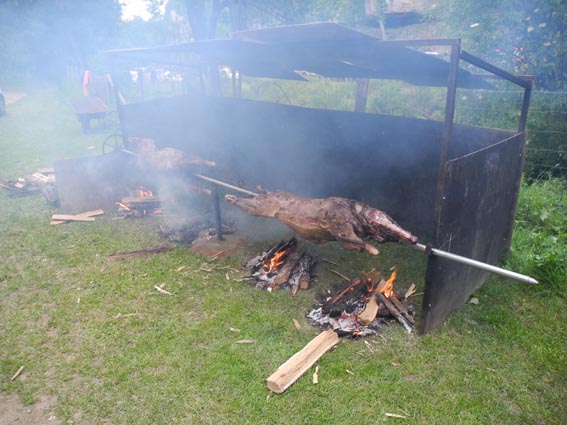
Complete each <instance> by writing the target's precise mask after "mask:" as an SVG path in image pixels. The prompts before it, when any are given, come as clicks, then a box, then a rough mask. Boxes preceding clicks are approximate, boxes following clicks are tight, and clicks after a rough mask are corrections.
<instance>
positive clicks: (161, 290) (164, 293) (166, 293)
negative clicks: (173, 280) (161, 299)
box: [154, 285, 173, 295]
mask: <svg viewBox="0 0 567 425" xmlns="http://www.w3.org/2000/svg"><path fill="white" fill-rule="evenodd" d="M154 288H155V289H156V290H157V291H158V292H159V293H160V294H163V295H173V294H172V293H171V292H169V291H166V290H165V289H161V288H160V287H159V286H157V285H154Z"/></svg>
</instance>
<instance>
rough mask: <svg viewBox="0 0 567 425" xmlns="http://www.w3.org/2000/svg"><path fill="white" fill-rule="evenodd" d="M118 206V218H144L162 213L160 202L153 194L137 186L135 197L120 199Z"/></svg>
mask: <svg viewBox="0 0 567 425" xmlns="http://www.w3.org/2000/svg"><path fill="white" fill-rule="evenodd" d="M116 205H118V211H117V213H118V216H119V217H121V218H130V217H136V218H137V217H145V216H148V215H158V214H161V213H162V210H161V200H160V199H159V197H157V196H154V194H153V192H152V191H151V190H150V189H148V188H145V187H143V186H138V188H137V189H136V191H135V196H128V197H125V198H122V199H121V200H120V201H119V202H116Z"/></svg>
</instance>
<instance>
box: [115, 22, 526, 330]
mask: <svg viewBox="0 0 567 425" xmlns="http://www.w3.org/2000/svg"><path fill="white" fill-rule="evenodd" d="M299 27H301V26H299ZM342 28H343V29H341V28H336V27H334V26H329V25H325V28H323V30H324V31H323V33H325V31H327V32H328V33H330V34H333V31H337V32H338V33H340V34H341V35H343V36H344V38H343V39H342V40H339V42H338V46H340V48H339V50H340V51H341V52H343V53H349V49H350V48H351V47H352V48H353V49H355V50H356V49H358V50H356V55H358V56H356V55H355V56H356V57H357V58H361V57H362V56H361V55H360V52H361V51H364V49H366V48H367V47H371V48H373V49H376V50H375V51H381V52H385V53H387V54H391V57H390V58H389V59H398V60H400V62H399V63H398V64H394V66H393V67H389V66H388V65H389V64H388V63H387V61H388V60H389V59H388V58H385V59H384V61H383V62H380V61H375V62H372V60H371V59H369V61H368V62H364V60H362V61H361V63H362V64H360V63H359V64H358V68H357V67H356V66H354V67H353V71H354V74H353V76H352V77H351V78H355V79H357V78H363V79H364V78H368V79H372V78H385V79H392V78H395V75H393V72H395V71H399V70H401V69H402V65H400V64H403V63H404V60H405V59H408V62H407V63H411V60H415V59H416V58H415V57H414V56H416V55H418V54H419V55H422V56H423V57H424V56H427V55H425V54H423V53H421V52H416V51H415V50H412V49H416V48H423V47H442V48H446V49H449V51H450V57H449V61H448V64H447V63H446V62H443V63H444V64H446V65H444V66H443V67H439V66H438V63H433V62H434V61H433V60H429V59H428V58H424V59H423V60H424V61H425V62H427V63H429V64H431V66H432V67H431V68H430V70H435V72H437V75H436V76H435V84H433V85H434V86H437V87H445V88H446V97H445V114H444V120H443V121H442V123H441V133H440V140H439V151H438V169H437V171H436V174H437V178H436V184H435V188H434V189H435V200H434V202H433V203H432V205H433V210H434V211H432V221H433V222H432V223H431V226H430V228H432V229H433V232H432V237H433V240H432V245H433V246H434V247H435V249H439V248H443V246H442V245H443V244H444V243H445V242H446V240H444V238H445V237H446V236H447V235H446V232H447V231H448V229H449V230H450V228H451V225H455V224H454V223H449V224H448V222H447V217H448V214H449V216H450V211H449V212H448V211H447V208H451V205H453V206H454V202H455V199H454V198H455V197H453V199H452V200H451V202H453V204H451V203H450V202H449V203H448V200H447V199H446V195H447V190H451V191H453V192H452V194H455V193H457V192H455V190H457V191H458V190H459V186H458V184H459V182H458V181H457V182H456V181H455V172H462V170H464V172H465V174H466V175H465V176H464V178H465V179H467V178H468V179H471V173H472V172H473V171H474V170H475V168H474V167H476V166H478V165H479V164H483V162H482V161H485V160H489V159H491V158H492V157H495V158H501V160H500V161H497V167H498V166H502V167H509V168H510V169H509V170H495V173H496V174H494V176H495V177H494V179H495V180H496V181H497V180H498V179H499V178H500V177H505V179H506V182H507V185H508V186H506V190H507V191H508V192H509V193H507V194H506V201H505V202H504V203H503V204H502V205H503V208H505V209H506V211H499V212H498V213H497V214H495V215H494V214H493V216H490V215H486V214H485V215H484V216H483V215H482V214H483V212H481V213H479V216H478V218H479V219H480V220H482V219H486V218H487V217H488V218H494V217H496V218H497V220H498V224H499V225H500V226H501V227H500V233H499V238H500V239H499V241H498V242H497V243H495V244H493V245H494V246H489V247H480V248H479V247H478V246H476V245H474V243H472V242H471V241H470V239H471V237H473V236H474V235H471V230H468V231H467V230H466V229H464V227H463V223H462V222H461V223H460V224H459V223H457V224H456V225H457V226H460V227H458V229H459V230H463V238H464V239H467V242H464V245H461V246H460V247H457V246H454V247H453V248H455V249H457V251H458V249H461V251H463V252H455V254H459V255H462V256H465V257H469V258H473V259H475V260H479V261H485V262H488V263H490V264H495V263H496V262H497V261H498V259H499V258H497V257H498V256H501V254H502V252H501V251H507V250H508V249H509V244H510V239H511V235H512V231H513V227H512V226H513V219H514V213H515V209H516V202H517V198H518V193H519V189H520V174H521V169H522V166H523V158H524V154H525V128H526V120H527V115H528V108H529V103H530V96H531V91H532V80H533V79H532V77H530V76H516V75H513V74H511V73H509V72H506V71H504V70H502V69H500V68H498V67H495V66H494V65H491V64H489V63H488V62H486V61H484V60H482V59H480V58H478V57H476V56H474V55H472V54H470V53H468V52H466V51H464V50H462V48H461V40H460V39H432V40H388V41H382V40H378V39H372V38H370V39H369V36H367V35H365V34H361V35H360V38H357V37H358V36H357V35H356V34H352V33H349V32H345V31H344V27H342ZM273 30H274V32H271V31H272V29H266V30H258V31H257V32H255V31H249V32H243V33H237V34H236V36H235V38H234V39H233V40H222V42H221V43H219V44H215V41H214V40H212V41H208V42H197V43H193V44H191V43H189V44H186V45H180V46H166V47H165V48H164V50H163V51H162V50H159V49H148V51H147V52H148V53H149V54H154V53H156V52H158V53H159V52H168V53H171V52H177V53H179V52H187V51H190V52H192V53H195V52H198V53H200V54H203V55H205V56H204V57H205V59H207V58H208V59H210V60H211V61H212V62H211V63H213V64H216V65H219V64H222V65H225V66H230V68H231V72H232V84H231V88H232V95H233V97H234V98H236V99H238V98H240V97H241V95H242V75H248V73H247V72H246V71H248V70H250V69H252V66H253V65H254V64H255V63H256V62H255V57H254V55H251V52H252V53H253V52H255V50H254V49H256V48H257V47H258V46H257V45H258V44H260V45H261V46H262V49H269V46H270V41H273V40H274V39H276V37H277V35H278V34H277V29H273ZM299 30H300V32H303V35H306V34H312V33H311V32H310V31H311V30H312V29H310V28H307V27H301V28H299ZM329 30H330V31H329ZM357 34H360V33H357ZM283 35H284V37H283V41H281V42H277V43H275V44H274V48H275V49H276V50H275V52H280V51H281V50H277V49H288V50H283V52H284V53H285V56H286V57H288V58H289V57H293V56H292V55H293V54H294V53H296V51H297V49H298V48H301V47H302V44H301V43H300V42H299V36H298V35H296V34H294V33H293V31H287V30H286V31H284V33H283ZM255 37H257V38H255ZM315 38H317V37H315ZM232 42H233V44H231V43H232ZM247 43H248V44H247ZM286 43H289V45H286ZM325 43H327V44H325ZM333 43H334V40H333V39H327V40H322V39H316V40H313V39H309V41H308V44H309V46H310V47H311V48H314V46H315V47H317V49H318V48H319V46H320V45H322V46H324V48H323V51H326V52H329V51H331V50H329V49H330V48H331V47H330V46H332V44H333ZM357 43H360V45H358V46H357ZM232 45H233V46H234V48H235V50H234V51H233V50H231V46H232ZM361 46H363V48H362V49H361ZM209 47H211V48H212V49H213V53H211V54H210V55H209V56H207V54H209V52H208V51H207V48H209ZM397 48H399V49H401V50H402V51H401V53H400V54H399V55H397V54H396V52H395V51H396V49H397ZM408 48H409V50H410V51H409V52H408ZM214 49H217V50H214ZM239 49H240V50H239ZM317 49H315V50H317ZM325 49H327V50H325ZM404 49H405V50H404ZM237 52H242V54H243V55H244V57H245V58H244V59H242V58H241V57H239V56H238V53H237ZM306 52H309V50H305V51H300V52H299V55H300V57H299V59H298V60H297V62H301V61H302V60H303V61H304V62H305V63H309V60H307V59H308V58H309V57H308V55H306ZM131 53H136V52H132V51H121V52H113V54H118V55H120V54H126V55H130V54H131ZM408 53H409V55H407V56H404V55H406V54H408ZM301 55H303V56H301ZM271 57H272V58H276V59H277V58H278V54H276V53H274V52H271ZM306 58H307V59H306ZM335 59H337V58H335ZM338 59H340V58H338ZM239 60H240V62H239ZM461 61H462V62H466V63H468V64H470V65H473V66H475V67H477V68H480V69H481V70H483V71H484V73H482V74H471V73H469V72H468V71H464V70H463V69H462V68H461V67H460V65H461ZM292 62H293V61H292ZM239 63H240V64H242V66H244V67H245V68H246V71H245V70H243V69H240V68H239V66H238V64H239ZM278 64H279V63H278V62H276V65H278ZM313 64H314V67H315V68H319V69H322V68H321V64H322V63H320V62H313ZM384 64H385V65H384ZM261 65H262V66H265V67H264V68H262V67H260V68H261V69H260V71H264V72H267V73H268V74H270V73H271V75H266V77H267V78H286V77H285V76H288V75H289V69H283V70H282V69H280V68H278V67H277V66H275V67H271V66H272V65H274V63H273V62H270V63H262V64H261ZM364 65H370V66H372V65H376V67H377V68H376V69H370V70H369V71H368V75H365V74H364V70H365V68H364ZM382 65H384V66H382ZM196 66H197V68H199V69H201V71H204V70H205V69H206V67H208V66H209V64H207V63H206V61H205V60H203V61H201V62H200V63H198V64H196ZM347 68H348V66H347ZM290 69H292V70H293V68H290ZM298 69H302V70H303V68H298ZM328 69H329V72H330V73H331V74H332V73H333V72H336V73H337V74H341V75H342V74H343V73H344V72H345V69H346V68H345V67H344V66H342V67H341V66H337V67H333V63H329V68H328ZM366 69H368V68H366ZM305 70H307V71H309V69H305ZM361 70H362V73H361ZM260 71H259V72H260ZM347 71H348V69H347ZM280 72H281V75H284V76H283V77H278V76H277V75H278V73H280ZM380 72H383V73H385V74H384V75H385V76H383V77H381V76H380V75H381V74H380ZM200 75H201V77H200V80H201V90H202V94H203V95H204V94H205V92H206V84H205V79H204V77H203V72H201V73H200ZM237 76H238V78H237ZM253 76H257V75H254V74H253ZM323 76H333V75H323ZM406 78H409V79H412V78H413V79H414V81H419V82H421V83H422V84H419V85H425V86H426V85H428V84H427V81H428V80H427V78H423V79H420V78H421V77H420V76H419V75H418V72H416V71H415V70H412V71H411V72H410V73H409V74H408V75H407V76H406ZM442 78H446V84H444V85H443V83H442ZM401 79H402V80H404V79H403V78H401ZM467 79H468V80H467ZM490 79H502V80H505V81H508V82H510V83H512V84H514V85H516V86H518V87H520V89H522V90H523V100H522V106H521V111H520V115H519V122H518V126H517V131H516V132H515V133H514V134H512V132H504V131H503V132H502V133H506V134H507V135H505V136H503V137H508V138H507V139H504V140H502V139H497V141H498V143H495V144H492V145H490V146H486V145H485V148H480V150H476V151H475V152H472V153H471V154H470V155H468V154H465V156H464V157H459V158H455V159H450V158H449V156H450V152H451V147H452V144H453V143H454V142H455V138H456V137H458V136H459V134H460V133H462V131H463V130H462V128H460V127H461V126H460V125H459V126H457V127H456V125H455V123H454V119H455V109H456V99H457V89H458V88H459V87H465V88H471V86H474V87H476V88H478V87H481V86H482V85H483V84H484V83H485V82H486V80H490ZM404 81H408V80H407V79H406V80H404ZM410 83H411V82H410ZM487 85H488V84H487ZM474 87H473V88H474ZM492 87H493V86H492ZM247 108H248V107H247ZM120 109H121V108H119V113H120V118H121V123H122V122H123V115H122V113H121V110H120ZM213 109H214V108H213ZM213 109H211V110H213ZM221 110H222V108H221ZM136 113H138V112H136ZM133 116H135V114H134V115H132V116H131V119H133ZM423 128H424V129H425V128H426V127H423ZM124 129H125V128H124V127H123V130H124ZM485 130H488V129H485ZM456 133H459V134H457V135H456ZM123 134H124V135H125V131H123ZM511 134H512V135H511ZM510 135H511V137H510ZM471 137H474V135H473V136H471ZM491 137H492V139H493V136H491ZM492 139H491V140H492ZM477 149H478V148H477ZM473 154H474V155H473ZM491 155H492V156H491ZM510 155H512V158H510ZM518 155H519V156H518ZM461 158H464V159H465V161H464V162H465V164H463V163H459V162H458V161H457V160H460V159H461ZM475 161H476V162H475ZM467 164H468V165H467ZM459 167H460V168H459ZM467 167H468V168H467ZM467 173H468V174H467ZM498 173H500V174H498ZM457 177H458V178H461V177H462V176H460V177H459V176H457ZM489 180H490V178H489V177H486V178H485V179H484V181H483V182H482V183H483V184H489ZM433 181H434V177H433V176H432V179H431V183H433ZM487 181H488V183H487ZM212 183H213V184H214V182H212ZM473 183H474V182H473ZM455 185H456V186H455ZM499 187H500V186H499ZM432 189H433V188H432ZM474 189H475V190H476V194H475V196H476V198H475V199H476V200H478V199H482V196H483V195H482V190H485V187H484V186H482V185H481V186H477V187H475V188H474ZM498 190H500V189H498ZM213 193H214V196H215V198H214V203H213V206H214V208H215V217H216V218H217V221H218V223H219V224H220V205H219V200H218V191H217V190H215V191H213ZM487 196H488V197H489V198H490V197H492V198H490V199H498V193H496V192H495V191H494V190H493V191H492V192H491V193H490V194H488V195H487ZM504 205H505V206H504ZM218 227H219V238H222V234H221V228H220V225H219V226H218ZM444 232H445V233H444ZM467 244H468V245H467ZM449 248H450V247H449ZM467 251H470V252H467ZM431 252H432V251H431V250H430V251H429V252H428V253H429V260H428V272H427V276H426V294H425V297H424V303H423V312H424V317H423V318H422V324H421V328H420V331H421V332H422V333H426V332H429V331H430V330H432V329H434V328H435V327H437V326H439V324H440V323H441V322H442V321H443V320H444V319H445V317H446V316H447V315H448V314H449V313H450V311H452V310H455V309H456V308H458V307H459V306H460V305H462V303H463V302H465V300H466V298H467V297H468V296H470V294H471V293H472V292H473V291H474V290H476V289H478V288H479V287H480V286H481V285H482V284H483V283H484V280H485V279H486V276H487V274H486V272H481V273H476V272H471V271H470V270H469V269H468V268H467V267H468V266H464V265H459V266H454V265H449V264H447V263H446V262H445V261H449V260H445V259H439V258H434V257H433V255H432V254H431ZM477 257H480V258H477ZM482 273H484V274H482ZM451 279H454V280H456V282H451ZM437 281H438V282H439V283H436V282H437ZM443 291H446V292H447V293H450V294H449V295H448V296H447V300H448V301H447V305H443V306H441V307H440V308H437V307H439V303H443Z"/></svg>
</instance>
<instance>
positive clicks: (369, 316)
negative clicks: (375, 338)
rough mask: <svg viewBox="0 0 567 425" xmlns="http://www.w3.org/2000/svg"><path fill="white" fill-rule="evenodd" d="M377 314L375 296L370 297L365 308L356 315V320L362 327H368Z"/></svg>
mask: <svg viewBox="0 0 567 425" xmlns="http://www.w3.org/2000/svg"><path fill="white" fill-rule="evenodd" d="M377 314H378V303H377V302H376V295H374V294H372V295H370V299H369V300H368V302H367V303H366V307H365V308H364V310H363V311H362V313H360V314H359V315H358V317H357V318H356V320H357V321H358V323H360V324H361V325H363V326H368V325H369V324H371V323H372V322H373V321H374V319H376V315H377Z"/></svg>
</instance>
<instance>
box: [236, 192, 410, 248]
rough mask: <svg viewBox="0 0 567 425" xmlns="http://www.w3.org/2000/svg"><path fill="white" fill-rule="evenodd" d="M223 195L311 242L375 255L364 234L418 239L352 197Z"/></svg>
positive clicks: (386, 239) (383, 238) (387, 239)
mask: <svg viewBox="0 0 567 425" xmlns="http://www.w3.org/2000/svg"><path fill="white" fill-rule="evenodd" d="M225 199H226V200H227V201H228V202H230V203H231V204H233V205H235V206H237V207H239V208H240V209H242V210H243V211H245V212H247V213H249V214H252V215H256V216H260V217H274V218H277V219H278V220H280V221H282V222H283V223H285V224H286V225H287V226H289V227H290V228H291V229H292V230H293V231H294V232H296V233H297V234H298V235H299V236H301V237H302V238H304V239H307V240H309V241H311V242H314V243H325V242H330V241H337V242H338V243H339V244H340V245H341V246H342V247H343V248H344V249H347V250H354V251H359V252H360V251H367V252H368V253H370V254H372V255H378V254H379V253H380V252H379V251H378V249H377V248H376V247H375V246H374V245H372V244H369V243H366V242H364V240H363V239H364V238H366V237H370V238H373V239H374V240H375V241H377V242H380V243H382V242H404V243H408V244H415V243H417V240H418V239H417V237H416V236H414V235H412V234H411V233H410V232H408V231H407V230H405V229H403V228H401V227H400V226H399V225H398V223H396V222H395V221H394V220H393V219H392V218H391V217H390V216H389V215H388V214H386V213H385V212H383V211H380V210H378V209H376V208H373V207H371V206H369V205H366V204H364V203H362V202H358V201H355V200H353V199H347V198H338V197H333V198H324V199H311V198H303V197H301V196H297V195H293V194H291V193H288V192H268V191H262V193H261V194H260V195H259V196H256V197H254V198H238V197H236V196H234V195H225Z"/></svg>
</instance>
